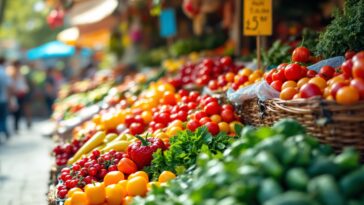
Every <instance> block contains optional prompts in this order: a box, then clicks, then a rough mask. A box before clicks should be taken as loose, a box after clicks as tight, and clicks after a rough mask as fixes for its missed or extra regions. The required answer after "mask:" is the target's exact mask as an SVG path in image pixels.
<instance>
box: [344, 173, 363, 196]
mask: <svg viewBox="0 0 364 205" xmlns="http://www.w3.org/2000/svg"><path fill="white" fill-rule="evenodd" d="M340 188H341V191H342V192H343V193H344V194H345V196H347V197H353V196H356V195H360V194H362V193H363V192H364V167H362V168H361V169H358V170H356V171H354V172H352V173H350V174H349V175H346V176H345V177H343V178H342V179H341V181H340Z"/></svg>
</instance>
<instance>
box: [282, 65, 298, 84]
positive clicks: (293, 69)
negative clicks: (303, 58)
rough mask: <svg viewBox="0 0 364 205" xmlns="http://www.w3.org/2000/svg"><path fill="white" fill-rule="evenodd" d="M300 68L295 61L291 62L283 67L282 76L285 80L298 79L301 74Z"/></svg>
mask: <svg viewBox="0 0 364 205" xmlns="http://www.w3.org/2000/svg"><path fill="white" fill-rule="evenodd" d="M301 72H302V68H301V66H300V65H299V64H297V63H292V64H289V65H287V66H286V68H284V76H285V78H286V79H287V80H293V81H296V80H299V79H300V78H301V76H302V73H301Z"/></svg>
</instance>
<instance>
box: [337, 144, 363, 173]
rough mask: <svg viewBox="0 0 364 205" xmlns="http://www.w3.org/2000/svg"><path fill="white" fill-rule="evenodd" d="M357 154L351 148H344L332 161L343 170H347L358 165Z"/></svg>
mask: <svg viewBox="0 0 364 205" xmlns="http://www.w3.org/2000/svg"><path fill="white" fill-rule="evenodd" d="M359 160H360V157H359V154H358V152H356V151H355V150H354V149H352V148H348V149H345V150H344V151H343V152H342V153H341V154H339V155H338V156H336V157H335V159H334V162H335V163H336V164H337V165H338V166H339V167H340V168H341V169H342V170H343V171H349V170H353V169H355V168H357V167H358V166H359V163H360V162H359Z"/></svg>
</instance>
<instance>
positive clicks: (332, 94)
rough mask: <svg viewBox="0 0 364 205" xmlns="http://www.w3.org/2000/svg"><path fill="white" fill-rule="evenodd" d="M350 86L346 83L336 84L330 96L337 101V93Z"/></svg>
mask: <svg viewBox="0 0 364 205" xmlns="http://www.w3.org/2000/svg"><path fill="white" fill-rule="evenodd" d="M347 85H348V84H347V83H345V82H337V83H334V84H333V85H332V86H331V88H330V95H331V96H332V97H333V98H334V99H336V93H337V91H338V90H339V89H340V88H343V87H345V86H347Z"/></svg>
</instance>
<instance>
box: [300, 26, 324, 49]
mask: <svg viewBox="0 0 364 205" xmlns="http://www.w3.org/2000/svg"><path fill="white" fill-rule="evenodd" d="M319 36H320V33H319V32H316V31H314V30H311V29H309V28H304V29H303V31H302V46H304V47H306V48H308V50H310V51H311V52H315V51H316V45H317V44H318V40H319Z"/></svg>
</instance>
